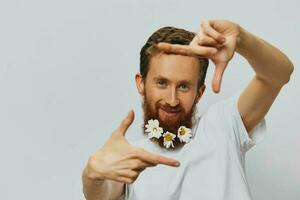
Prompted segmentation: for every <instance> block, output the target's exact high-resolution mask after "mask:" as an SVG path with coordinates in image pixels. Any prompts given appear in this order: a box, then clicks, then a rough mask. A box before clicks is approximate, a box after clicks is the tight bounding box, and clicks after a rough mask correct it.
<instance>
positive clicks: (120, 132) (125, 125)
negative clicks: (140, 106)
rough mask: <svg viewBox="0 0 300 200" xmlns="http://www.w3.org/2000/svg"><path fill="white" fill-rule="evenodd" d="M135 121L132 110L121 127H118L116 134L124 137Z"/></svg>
mask: <svg viewBox="0 0 300 200" xmlns="http://www.w3.org/2000/svg"><path fill="white" fill-rule="evenodd" d="M133 120H134V112H133V110H130V111H129V113H128V115H127V116H126V117H125V119H123V121H122V122H121V124H120V126H119V127H118V129H117V131H116V134H117V135H118V136H124V135H125V133H126V131H127V129H128V128H129V126H130V125H131V124H132V122H133Z"/></svg>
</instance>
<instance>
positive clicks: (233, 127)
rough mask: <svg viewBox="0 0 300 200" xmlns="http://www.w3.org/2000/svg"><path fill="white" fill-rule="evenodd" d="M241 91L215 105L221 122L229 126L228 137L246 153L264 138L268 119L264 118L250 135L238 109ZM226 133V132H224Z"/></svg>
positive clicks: (214, 108) (215, 110) (214, 107)
mask: <svg viewBox="0 0 300 200" xmlns="http://www.w3.org/2000/svg"><path fill="white" fill-rule="evenodd" d="M238 99H239V93H236V94H235V95H233V96H232V97H230V98H228V99H225V100H222V101H220V102H217V103H216V104H215V105H214V106H212V107H213V109H212V110H214V112H215V113H217V114H218V116H217V118H218V119H219V123H221V124H223V125H222V127H224V128H225V127H227V128H225V129H228V130H226V132H227V134H229V135H228V137H230V138H231V139H232V140H233V142H234V143H235V145H236V146H237V148H239V149H240V151H241V152H243V153H246V152H247V151H248V150H249V149H250V148H251V147H253V146H254V145H255V144H258V143H259V142H261V141H262V140H263V138H264V137H265V135H266V132H267V131H266V121H265V119H264V118H263V119H262V120H261V121H260V122H259V123H258V124H257V125H256V126H255V127H254V128H253V129H252V130H251V132H250V135H251V137H249V135H248V132H247V130H246V127H245V125H244V123H243V120H242V117H241V115H240V113H239V111H238ZM224 135H226V134H224Z"/></svg>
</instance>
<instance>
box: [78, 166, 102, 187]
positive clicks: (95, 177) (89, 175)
mask: <svg viewBox="0 0 300 200" xmlns="http://www.w3.org/2000/svg"><path fill="white" fill-rule="evenodd" d="M83 176H84V177H85V178H86V179H88V180H89V181H92V182H94V183H96V184H102V183H103V182H104V181H105V179H104V177H102V176H100V175H99V174H98V173H95V172H93V170H91V168H90V167H89V166H88V165H87V166H86V167H85V168H84V170H83Z"/></svg>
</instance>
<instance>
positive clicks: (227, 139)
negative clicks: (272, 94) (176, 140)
mask: <svg viewBox="0 0 300 200" xmlns="http://www.w3.org/2000/svg"><path fill="white" fill-rule="evenodd" d="M238 96H239V95H235V96H233V97H231V98H229V99H226V100H223V101H220V102H217V103H215V104H213V105H212V106H210V107H209V109H208V110H207V111H206V112H205V113H203V114H202V115H201V116H200V117H199V118H198V120H197V122H198V123H196V125H195V126H194V127H193V129H192V132H193V133H192V134H193V137H192V138H193V139H192V140H191V141H190V142H189V143H188V144H186V145H185V146H183V148H181V149H180V150H176V151H169V150H166V149H163V148H161V147H159V146H158V145H156V144H154V143H152V142H151V141H150V140H149V139H147V138H145V139H142V140H138V141H135V142H130V143H131V144H132V145H134V146H136V147H142V148H144V149H145V150H148V151H150V152H153V153H158V154H161V155H164V156H168V157H171V158H174V159H177V160H179V161H180V164H181V165H180V166H179V167H170V166H166V165H157V166H156V167H150V168H147V169H146V170H144V171H143V172H142V173H141V174H140V175H139V177H138V178H137V179H136V181H135V182H134V183H132V184H126V189H125V195H124V197H123V198H122V199H125V200H250V199H252V198H251V194H250V191H249V186H248V183H247V179H246V174H245V153H246V152H247V151H248V150H249V149H250V148H251V147H252V146H253V145H254V144H256V143H258V142H260V141H261V140H262V139H263V138H264V136H265V133H266V125H265V119H263V120H261V122H260V123H259V124H258V125H257V126H256V127H255V128H254V129H253V130H252V132H253V135H252V137H251V138H250V137H249V136H248V134H247V131H246V129H245V126H244V124H243V121H242V119H241V117H240V114H239V112H238V109H237V100H238Z"/></svg>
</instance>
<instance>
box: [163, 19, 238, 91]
mask: <svg viewBox="0 0 300 200" xmlns="http://www.w3.org/2000/svg"><path fill="white" fill-rule="evenodd" d="M239 36H240V27H239V25H237V24H235V23H232V22H230V21H226V20H209V21H203V22H202V23H201V29H200V31H199V33H198V34H197V35H196V36H195V37H194V38H193V40H192V41H191V43H190V44H189V45H177V44H175V45H174V44H169V43H159V44H158V48H159V49H161V50H163V51H165V52H167V53H175V54H182V55H187V56H198V57H202V58H203V57H206V58H209V59H210V60H211V61H212V62H213V63H214V64H215V67H216V68H215V71H214V75H213V81H212V88H213V91H214V92H215V93H218V92H219V91H220V87H221V81H222V77H223V73H224V71H225V68H226V66H227V64H228V62H229V61H230V60H231V58H232V57H233V55H234V52H235V50H236V47H237V43H238V42H239Z"/></svg>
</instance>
